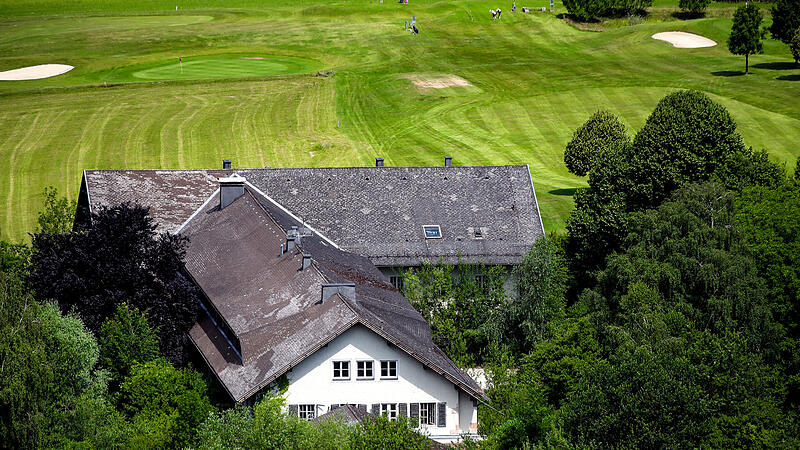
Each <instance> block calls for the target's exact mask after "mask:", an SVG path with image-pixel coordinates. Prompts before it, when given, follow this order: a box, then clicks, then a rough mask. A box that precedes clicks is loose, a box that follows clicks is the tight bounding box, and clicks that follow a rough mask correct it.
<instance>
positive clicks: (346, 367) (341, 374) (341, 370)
mask: <svg viewBox="0 0 800 450" xmlns="http://www.w3.org/2000/svg"><path fill="white" fill-rule="evenodd" d="M333 379H334V380H349V379H350V361H334V362H333Z"/></svg>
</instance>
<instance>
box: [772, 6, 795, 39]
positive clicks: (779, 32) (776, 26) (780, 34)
mask: <svg viewBox="0 0 800 450" xmlns="http://www.w3.org/2000/svg"><path fill="white" fill-rule="evenodd" d="M798 28H800V0H777V1H776V2H775V4H774V5H773V6H772V25H770V27H769V32H770V34H772V37H773V38H775V39H777V40H779V41H781V42H783V43H784V44H788V43H789V42H791V40H792V36H794V32H795V30H797V29H798Z"/></svg>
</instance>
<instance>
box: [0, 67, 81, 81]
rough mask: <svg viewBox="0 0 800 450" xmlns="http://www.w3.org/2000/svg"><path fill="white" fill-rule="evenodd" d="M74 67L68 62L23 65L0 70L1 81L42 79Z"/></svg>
mask: <svg viewBox="0 0 800 450" xmlns="http://www.w3.org/2000/svg"><path fill="white" fill-rule="evenodd" d="M72 69H74V67H72V66H68V65H66V64H39V65H38V66H29V67H22V68H19V69H14V70H6V71H5V72H0V80H1V81H20V80H41V79H42V78H50V77H54V76H56V75H61V74H62V73H67V72H69V71H70V70H72Z"/></svg>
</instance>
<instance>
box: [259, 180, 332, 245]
mask: <svg viewBox="0 0 800 450" xmlns="http://www.w3.org/2000/svg"><path fill="white" fill-rule="evenodd" d="M246 180H247V177H245V182H244V185H245V186H247V187H248V188H250V189H253V190H254V191H256V193H258V195H260V196H262V197H264V199H265V200H267V201H269V202H270V203H272V204H273V205H275V206H277V207H278V209H280V210H281V211H283V212H284V213H286V214H288V215H289V217H291V218H292V219H293V220H294V221H296V222H298V223H299V224H300V225H302V226H303V227H304V228H307V229H309V230H311V232H313V233H315V234H316V235H317V236H319V237H321V238H322V239H323V240H324V241H325V242H327V243H328V244H330V245H332V246H333V247H334V248H336V249H337V250H341V247H339V246H338V245H337V244H336V243H335V242H333V241H332V240H330V239H328V237H326V236H325V235H324V234H322V233H320V232H319V231H317V230H316V229H315V228H314V227H312V226H311V225H308V224H307V223H305V222H304V221H303V220H302V219H300V218H299V217H297V216H296V215H295V214H294V213H293V212H291V211H289V209H288V208H286V207H285V206H283V205H282V204H280V203H278V202H277V201H275V200H274V199H273V198H272V197H270V196H269V195H267V194H265V193H264V192H262V191H261V189H259V188H257V187H255V186H254V185H253V184H252V183H250V182H249V181H246ZM261 208H262V209H265V208H264V206H263V205H262V206H261ZM275 223H276V224H278V222H277V221H275ZM278 227H280V228H281V229H283V227H281V226H280V224H278ZM285 232H286V230H284V233H285Z"/></svg>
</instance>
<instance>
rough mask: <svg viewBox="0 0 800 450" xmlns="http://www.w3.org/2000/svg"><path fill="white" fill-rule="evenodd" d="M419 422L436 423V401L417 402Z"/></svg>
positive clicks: (422, 423) (421, 423) (425, 423)
mask: <svg viewBox="0 0 800 450" xmlns="http://www.w3.org/2000/svg"><path fill="white" fill-rule="evenodd" d="M419 424H420V425H434V424H436V403H420V404H419Z"/></svg>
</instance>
